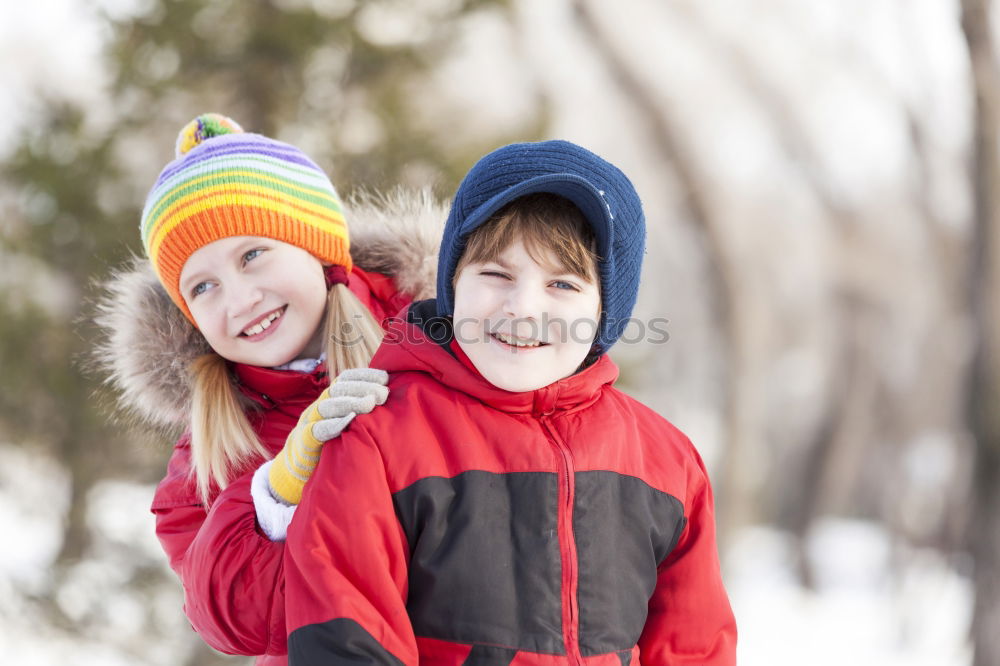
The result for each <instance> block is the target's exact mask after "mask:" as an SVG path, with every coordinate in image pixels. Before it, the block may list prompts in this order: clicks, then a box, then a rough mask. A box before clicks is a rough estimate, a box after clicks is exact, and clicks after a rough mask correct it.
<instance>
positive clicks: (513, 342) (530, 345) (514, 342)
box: [490, 332, 548, 349]
mask: <svg viewBox="0 0 1000 666" xmlns="http://www.w3.org/2000/svg"><path fill="white" fill-rule="evenodd" d="M490 336H492V337H493V339H495V340H497V341H498V342H501V343H503V344H505V345H507V346H509V347H517V348H518V349H537V348H538V347H547V346H548V343H547V342H541V341H539V340H530V339H527V338H519V337H517V336H514V335H505V334H503V333H498V332H494V333H490Z"/></svg>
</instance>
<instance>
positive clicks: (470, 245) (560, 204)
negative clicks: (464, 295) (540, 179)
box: [451, 192, 598, 285]
mask: <svg viewBox="0 0 1000 666" xmlns="http://www.w3.org/2000/svg"><path fill="white" fill-rule="evenodd" d="M518 239H520V240H521V242H523V243H524V248H525V250H527V252H528V254H529V255H530V256H531V258H532V259H534V260H535V261H537V262H538V263H539V264H542V265H547V264H548V265H549V266H548V267H549V268H552V269H557V270H564V271H566V272H569V273H572V274H574V275H578V276H580V277H582V278H584V279H586V280H587V281H588V282H596V281H597V262H598V256H597V240H596V238H595V237H594V232H593V230H592V229H591V227H590V224H589V223H588V222H587V218H586V217H584V215H583V212H581V211H580V209H579V208H577V207H576V205H574V204H573V202H571V201H570V200H569V199H566V198H564V197H561V196H558V195H556V194H549V193H547V192H540V193H537V194H529V195H526V196H523V197H520V198H518V199H515V200H514V201H512V202H510V203H509V204H507V205H506V206H504V207H503V208H501V209H500V210H499V211H497V212H496V213H495V214H494V215H493V216H492V217H491V218H490V219H489V220H487V221H486V222H484V223H483V224H482V226H480V227H478V228H477V229H476V230H475V231H473V232H472V233H471V234H469V237H468V238H467V239H466V241H465V250H464V251H463V252H462V257H461V258H460V259H459V261H458V265H457V266H456V267H455V273H454V274H453V275H452V278H451V279H452V285H454V283H455V281H456V280H457V279H458V274H459V273H461V272H462V269H463V268H465V267H466V266H467V265H468V264H472V263H484V262H488V261H496V260H497V259H499V257H500V255H501V254H503V253H504V251H505V250H506V249H507V248H508V247H510V245H511V243H513V242H514V241H515V240H518ZM553 259H554V260H555V261H554V263H555V265H551V264H553Z"/></svg>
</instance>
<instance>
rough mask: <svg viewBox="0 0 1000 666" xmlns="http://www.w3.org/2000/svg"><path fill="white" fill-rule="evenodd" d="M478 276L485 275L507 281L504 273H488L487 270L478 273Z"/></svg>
mask: <svg viewBox="0 0 1000 666" xmlns="http://www.w3.org/2000/svg"><path fill="white" fill-rule="evenodd" d="M479 274H480V275H485V276H486V277H497V278H502V279H507V278H508V277H509V276H508V275H507V274H506V273H503V272H501V271H489V270H485V271H480V272H479Z"/></svg>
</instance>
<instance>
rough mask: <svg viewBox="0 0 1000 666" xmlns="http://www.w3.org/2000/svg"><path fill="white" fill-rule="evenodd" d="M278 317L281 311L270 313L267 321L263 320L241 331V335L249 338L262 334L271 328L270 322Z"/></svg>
mask: <svg viewBox="0 0 1000 666" xmlns="http://www.w3.org/2000/svg"><path fill="white" fill-rule="evenodd" d="M280 316H281V311H280V310H278V311H275V312H272V313H271V314H270V315H269V316H268V317H267V319H264V320H262V321H260V322H259V323H257V324H254V325H253V326H251V327H250V328H248V329H246V330H244V331H243V335H246V336H248V337H249V336H251V335H257V334H258V333H263V332H264V331H265V330H267V329H268V328H270V327H271V322H272V321H274V320H275V319H277V318H278V317H280Z"/></svg>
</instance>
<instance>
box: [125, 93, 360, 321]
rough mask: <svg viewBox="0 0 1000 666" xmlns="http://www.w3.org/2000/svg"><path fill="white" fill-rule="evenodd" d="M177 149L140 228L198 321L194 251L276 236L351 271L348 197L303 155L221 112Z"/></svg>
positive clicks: (168, 284) (178, 299) (167, 283)
mask: <svg viewBox="0 0 1000 666" xmlns="http://www.w3.org/2000/svg"><path fill="white" fill-rule="evenodd" d="M176 150H177V155H178V156H177V158H176V159H175V160H174V161H173V162H171V163H170V164H168V165H167V166H166V167H164V168H163V171H161V172H160V176H159V178H157V180H156V183H155V184H154V185H153V188H152V189H151V190H150V192H149V194H148V195H147V197H146V205H145V208H144V209H143V212H142V220H141V222H140V225H139V230H140V235H141V237H142V244H143V246H144V248H145V250H146V256H148V257H149V259H150V262H151V263H152V264H153V268H154V269H156V274H157V276H158V277H159V278H160V282H162V283H163V286H164V288H165V289H166V290H167V293H168V294H170V298H171V299H172V300H173V301H174V303H175V304H176V305H177V307H179V308H180V309H181V311H182V312H183V313H184V314H185V315H186V316H187V318H188V319H189V320H191V322H192V323H194V317H193V316H192V315H191V311H190V310H189V309H188V307H187V304H186V303H185V301H184V297H183V295H182V294H181V292H180V275H181V270H182V269H183V268H184V263H185V262H186V261H187V260H188V257H190V256H191V255H192V254H193V253H194V252H196V251H198V250H199V249H200V248H202V247H204V246H205V245H208V244H209V243H213V242H215V241H217V240H220V239H222V238H229V237H232V236H261V237H264V238H273V239H274V240H279V241H282V242H284V243H288V244H289V245H294V246H296V247H300V248H302V249H303V250H305V251H307V252H309V253H310V254H311V255H313V256H314V257H316V258H317V259H319V260H320V261H322V262H323V263H324V264H332V265H335V266H342V267H343V268H344V270H345V271H348V272H349V271H350V270H351V267H352V266H353V262H352V261H351V254H350V241H349V238H348V234H347V221H346V220H345V219H344V211H343V205H342V204H341V201H340V197H339V196H338V195H337V191H336V190H335V189H334V187H333V183H331V182H330V178H329V177H328V176H327V175H326V173H324V171H323V170H322V169H321V168H319V166H318V165H317V164H316V163H315V162H313V161H312V160H311V159H309V156H308V155H306V154H305V153H303V152H302V151H301V150H299V149H298V148H296V147H295V146H292V145H289V144H287V143H283V142H281V141H275V140H274V139H270V138H268V137H266V136H262V135H260V134H254V133H251V132H244V131H243V129H242V128H241V127H240V126H239V124H237V123H236V122H235V121H234V120H232V119H230V118H227V117H226V116H223V115H220V114H217V113H206V114H202V115H200V116H198V117H197V118H195V119H194V120H192V121H191V122H190V123H188V124H187V125H185V126H184V129H182V130H181V132H180V134H179V135H178V137H177V145H176Z"/></svg>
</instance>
